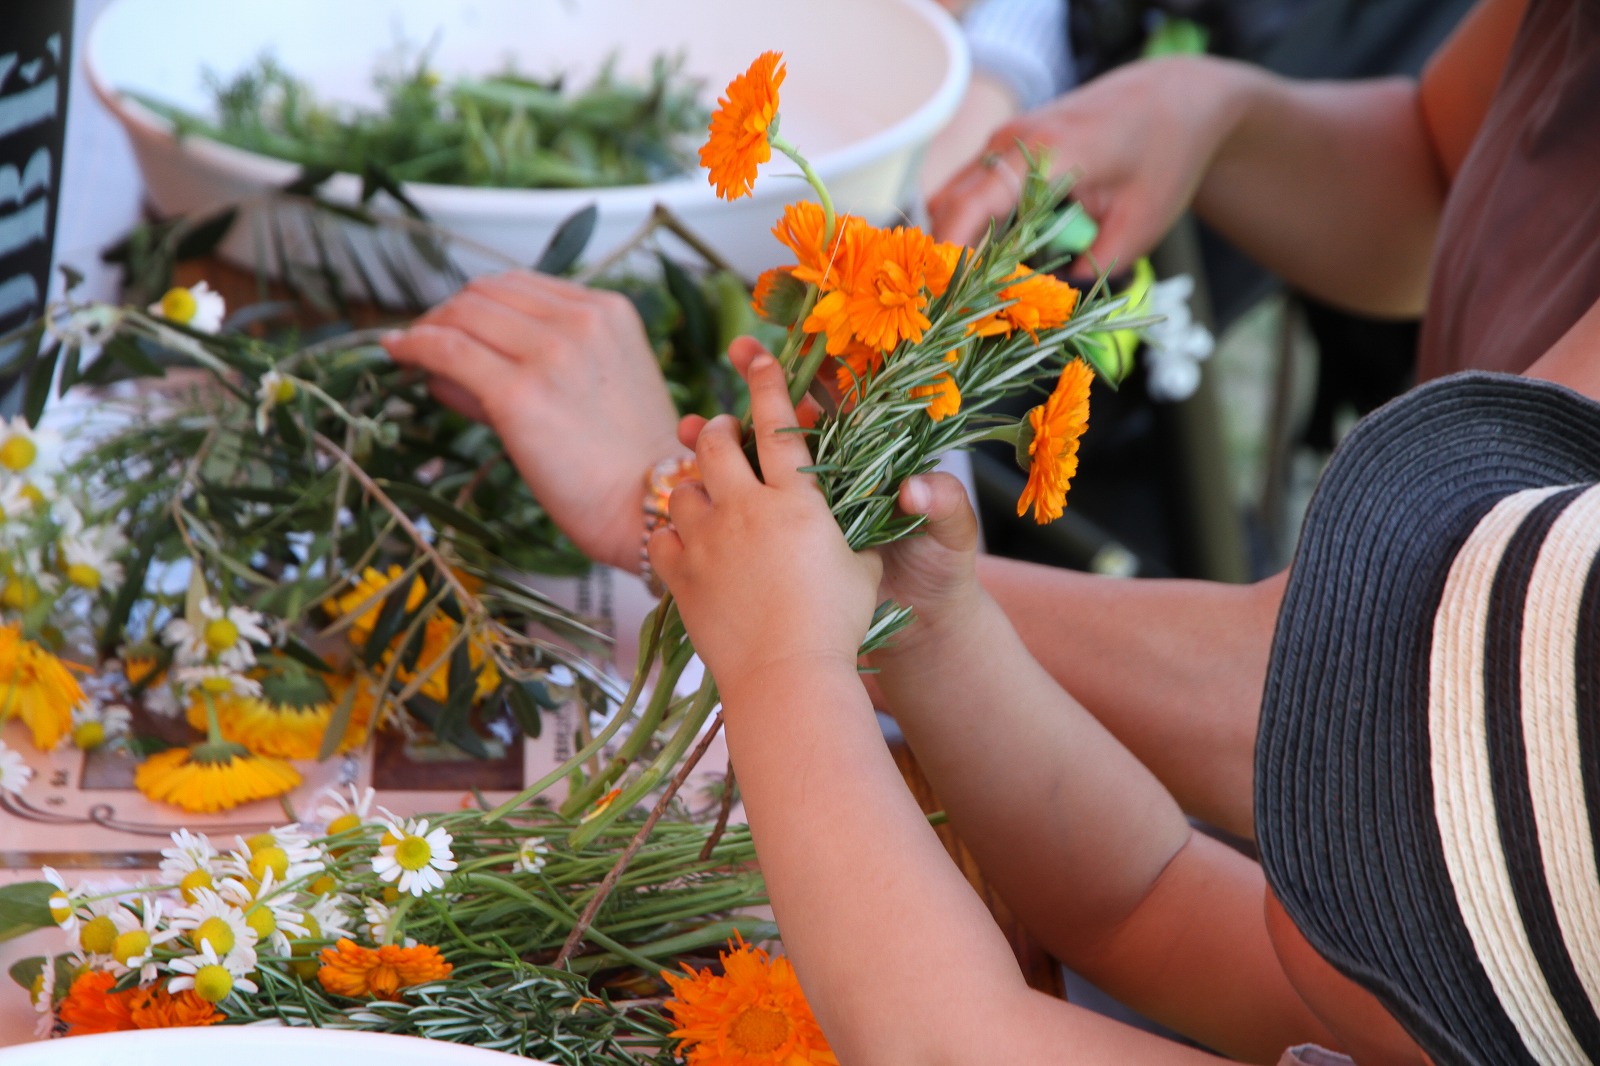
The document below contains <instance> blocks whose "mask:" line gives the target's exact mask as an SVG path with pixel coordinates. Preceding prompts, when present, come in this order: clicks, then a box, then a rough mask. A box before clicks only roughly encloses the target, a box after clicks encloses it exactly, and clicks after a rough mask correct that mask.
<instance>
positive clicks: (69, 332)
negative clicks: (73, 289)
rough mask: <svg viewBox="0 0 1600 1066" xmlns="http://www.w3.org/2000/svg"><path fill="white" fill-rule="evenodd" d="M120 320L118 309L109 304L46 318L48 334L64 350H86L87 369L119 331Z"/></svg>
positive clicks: (84, 362) (79, 308) (69, 311)
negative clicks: (118, 320) (73, 348)
mask: <svg viewBox="0 0 1600 1066" xmlns="http://www.w3.org/2000/svg"><path fill="white" fill-rule="evenodd" d="M119 317H120V315H119V314H118V311H117V308H115V307H112V306H110V305H109V304H90V305H89V306H87V307H77V308H72V309H71V310H67V311H65V313H59V312H58V313H52V314H48V315H46V316H45V320H44V334H45V336H46V337H47V338H49V339H50V340H52V341H55V342H56V343H57V344H60V345H61V346H62V347H63V348H66V347H77V348H81V349H83V357H82V362H83V364H84V365H85V366H87V365H88V364H89V363H90V362H91V361H92V357H93V354H94V353H96V352H98V351H99V350H100V347H101V345H103V344H105V342H106V341H108V340H110V339H111V336H112V334H113V333H115V332H116V326H117V319H118V318H119Z"/></svg>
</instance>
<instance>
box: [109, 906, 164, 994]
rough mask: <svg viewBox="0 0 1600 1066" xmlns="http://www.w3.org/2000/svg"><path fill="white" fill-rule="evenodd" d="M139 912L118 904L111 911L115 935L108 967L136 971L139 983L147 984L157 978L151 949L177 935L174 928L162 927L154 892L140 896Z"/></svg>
mask: <svg viewBox="0 0 1600 1066" xmlns="http://www.w3.org/2000/svg"><path fill="white" fill-rule="evenodd" d="M139 905H140V913H139V914H137V915H136V914H134V913H133V911H131V910H130V909H128V908H127V907H120V908H118V910H117V913H116V914H114V915H112V920H113V921H115V922H116V923H117V930H118V932H117V939H116V940H115V941H113V942H112V945H111V962H112V965H111V967H110V969H111V970H112V971H113V972H116V973H122V972H124V971H126V970H138V971H139V983H140V984H141V985H147V984H149V983H150V982H151V981H154V980H155V979H156V975H157V971H158V969H159V967H158V966H157V965H156V961H155V957H154V951H155V949H156V947H157V946H158V945H160V944H165V943H166V942H167V941H169V940H171V939H173V938H174V937H176V936H177V935H178V930H177V929H168V928H162V918H163V915H162V913H161V901H160V900H159V899H157V898H155V897H154V896H148V895H146V896H141V897H140V899H139Z"/></svg>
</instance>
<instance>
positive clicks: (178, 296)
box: [161, 288, 216, 1003]
mask: <svg viewBox="0 0 1600 1066" xmlns="http://www.w3.org/2000/svg"><path fill="white" fill-rule="evenodd" d="M198 310H200V305H199V304H198V303H197V302H196V301H195V298H194V293H192V292H190V291H189V290H188V289H183V288H176V289H168V290H167V294H166V295H165V296H163V297H161V315H162V317H163V318H169V319H171V320H172V321H174V322H188V321H189V320H190V319H192V318H194V314H195V312H196V311H198ZM211 1002H213V1003H215V1002H216V1000H212V1001H211Z"/></svg>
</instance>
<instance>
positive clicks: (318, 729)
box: [188, 675, 376, 759]
mask: <svg viewBox="0 0 1600 1066" xmlns="http://www.w3.org/2000/svg"><path fill="white" fill-rule="evenodd" d="M283 681H284V679H283V678H282V677H281V676H279V675H272V676H269V677H267V678H265V679H264V680H263V681H262V693H261V695H260V696H235V695H223V696H219V697H215V699H216V705H217V725H218V727H220V728H221V730H222V737H223V739H224V740H228V741H231V742H233V743H235V744H242V745H244V746H245V747H246V748H248V749H250V751H251V752H252V753H253V754H256V755H270V756H275V757H277V758H280V759H315V758H316V757H317V755H318V753H320V752H321V750H322V738H323V734H325V733H326V732H327V731H328V724H329V723H330V722H331V721H332V720H333V712H334V711H335V710H336V709H337V708H338V706H339V704H340V701H341V700H343V698H344V693H345V689H346V687H347V686H348V685H350V684H357V682H355V681H347V682H342V683H337V684H336V687H335V688H334V689H332V690H330V688H329V686H327V685H325V684H324V683H323V682H321V681H320V680H318V679H316V678H310V677H307V678H305V679H304V681H305V683H306V684H307V685H309V686H314V688H307V687H305V686H304V685H302V684H301V682H302V679H301V678H298V677H297V678H294V679H292V680H291V681H289V682H287V683H280V682H283ZM291 686H292V687H293V691H291ZM375 703H376V701H375V700H374V699H373V698H372V695H371V693H370V691H369V690H368V688H367V686H366V685H365V684H362V685H361V687H360V688H359V689H358V690H357V692H356V695H355V697H354V702H353V703H352V704H351V707H350V721H349V723H348V724H347V726H346V728H345V731H344V739H343V740H342V741H340V743H339V748H338V750H339V751H340V752H346V751H351V750H353V749H355V748H359V747H361V745H363V744H365V743H366V742H367V734H368V732H369V731H370V727H371V724H372V709H373V707H374V705H375ZM188 718H189V724H190V725H192V726H194V727H195V728H196V729H204V728H205V727H206V705H205V698H204V697H203V696H200V695H198V694H197V695H196V696H195V698H193V699H191V700H190V702H189V711H188Z"/></svg>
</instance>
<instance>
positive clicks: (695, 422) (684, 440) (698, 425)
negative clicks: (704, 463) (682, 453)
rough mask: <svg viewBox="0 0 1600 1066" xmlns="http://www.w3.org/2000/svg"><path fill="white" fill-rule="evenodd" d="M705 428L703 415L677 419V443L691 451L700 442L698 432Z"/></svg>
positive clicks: (685, 416)
mask: <svg viewBox="0 0 1600 1066" xmlns="http://www.w3.org/2000/svg"><path fill="white" fill-rule="evenodd" d="M705 428H706V416H705V415H684V416H683V417H682V418H680V419H678V443H679V444H681V445H683V446H684V447H685V448H688V449H689V450H690V451H693V450H694V446H695V444H696V443H697V442H699V440H700V431H701V430H702V429H705Z"/></svg>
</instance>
